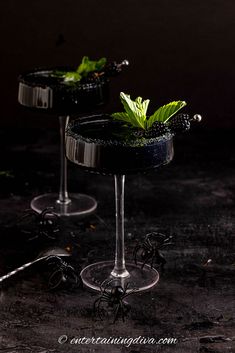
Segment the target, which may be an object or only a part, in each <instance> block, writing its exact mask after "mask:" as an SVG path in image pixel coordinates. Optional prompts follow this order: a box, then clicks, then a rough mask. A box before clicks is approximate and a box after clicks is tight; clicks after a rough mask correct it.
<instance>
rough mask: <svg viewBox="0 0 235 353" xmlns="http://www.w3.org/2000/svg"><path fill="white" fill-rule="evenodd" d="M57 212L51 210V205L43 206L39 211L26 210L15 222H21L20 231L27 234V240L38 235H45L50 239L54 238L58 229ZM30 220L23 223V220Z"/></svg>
mask: <svg viewBox="0 0 235 353" xmlns="http://www.w3.org/2000/svg"><path fill="white" fill-rule="evenodd" d="M58 219H59V217H58V216H57V214H55V213H54V212H53V209H52V208H51V207H48V208H45V209H44V210H43V211H42V212H41V213H37V212H36V211H34V210H27V211H26V213H25V214H24V215H23V216H22V217H21V218H20V219H19V221H18V222H17V224H18V225H19V224H22V226H23V227H25V225H26V228H25V229H24V228H23V229H22V232H23V233H25V234H29V235H30V236H31V237H30V238H29V240H33V239H36V238H39V237H46V238H49V239H52V240H55V239H56V236H55V234H56V233H57V232H58V231H59V228H58ZM28 220H30V221H32V224H29V225H27V224H24V221H28Z"/></svg>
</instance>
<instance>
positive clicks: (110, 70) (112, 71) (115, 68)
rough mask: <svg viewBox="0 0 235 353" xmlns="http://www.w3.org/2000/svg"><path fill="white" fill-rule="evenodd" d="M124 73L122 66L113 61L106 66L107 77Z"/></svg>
mask: <svg viewBox="0 0 235 353" xmlns="http://www.w3.org/2000/svg"><path fill="white" fill-rule="evenodd" d="M121 71H122V68H121V66H120V65H119V64H118V63H117V62H116V61H113V62H111V63H109V64H107V65H106V66H105V73H106V75H107V76H111V77H112V76H116V75H118V74H119V73H120V72H121Z"/></svg>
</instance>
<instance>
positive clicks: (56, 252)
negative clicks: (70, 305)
mask: <svg viewBox="0 0 235 353" xmlns="http://www.w3.org/2000/svg"><path fill="white" fill-rule="evenodd" d="M51 256H57V257H58V256H71V255H70V254H69V253H68V252H67V251H66V250H65V249H61V248H51V249H47V250H45V251H42V252H41V253H40V254H39V255H38V256H37V257H36V259H34V260H33V261H31V262H27V263H26V264H24V265H22V266H20V267H18V268H16V269H15V270H13V271H11V272H8V273H7V274H6V275H4V276H2V277H0V283H2V282H3V281H5V280H6V279H8V278H10V277H11V276H14V275H15V274H17V273H18V272H21V271H23V270H25V269H26V268H27V267H29V266H31V265H33V264H35V263H37V262H39V261H41V260H45V259H48V258H49V257H51Z"/></svg>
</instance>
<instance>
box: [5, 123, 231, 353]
mask: <svg viewBox="0 0 235 353" xmlns="http://www.w3.org/2000/svg"><path fill="white" fill-rule="evenodd" d="M57 133H58V131H52V130H45V129H39V130H34V129H32V130H24V129H18V130H14V129H4V130H3V129H2V130H1V131H0V146H1V149H0V160H1V166H0V170H1V171H10V175H5V174H4V173H1V174H0V196H1V199H0V239H1V247H0V275H3V274H5V273H7V272H8V271H10V270H13V269H14V268H15V267H17V266H20V265H21V264H23V263H25V262H27V261H30V260H32V259H33V258H34V257H35V256H37V254H38V253H39V252H40V251H41V250H42V249H44V248H47V247H50V246H57V245H59V246H61V247H63V248H69V249H71V253H72V257H71V259H69V260H68V262H69V263H70V264H71V265H72V266H73V267H74V268H75V270H76V272H79V268H80V267H84V266H85V265H86V264H88V263H93V262H94V261H98V260H102V259H112V258H113V252H114V234H115V218H114V213H115V210H114V183H113V178H112V177H111V176H101V175H94V174H89V173H86V172H83V171H81V170H79V169H78V168H77V167H76V166H75V165H72V164H71V163H69V166H68V167H69V190H70V191H72V192H83V193H88V194H90V195H93V196H94V197H95V198H96V199H97V200H98V209H97V211H96V213H95V214H94V215H91V216H89V217H87V218H83V219H78V218H73V219H60V220H59V224H58V229H59V231H58V232H57V233H55V239H48V238H47V237H46V236H43V235H40V236H38V237H32V236H31V235H30V234H29V233H27V232H25V231H24V229H25V227H26V228H27V227H28V224H25V223H24V222H23V224H22V221H21V222H19V221H18V220H19V217H21V216H22V215H24V214H25V210H26V209H27V208H29V203H30V200H31V199H32V197H33V196H36V195H38V194H40V193H44V192H50V191H57V189H58V182H59V178H58V171H59V155H58V153H59V138H58V134H57ZM234 150H235V139H234V131H233V130H206V129H205V128H200V129H198V130H194V131H192V132H190V133H187V134H184V135H182V136H179V137H177V138H175V158H174V160H173V161H172V163H170V164H169V165H168V166H165V167H164V168H162V169H160V170H158V171H157V172H155V173H151V174H148V175H135V176H128V177H127V178H126V188H125V196H126V200H125V212H126V215H125V230H126V256H127V258H128V259H131V258H132V254H133V249H134V247H135V246H136V244H137V242H138V241H139V240H140V239H142V238H143V237H144V235H145V234H146V233H148V232H152V231H158V232H162V233H165V234H167V235H169V236H170V235H171V236H173V239H174V244H172V245H170V246H169V248H167V249H165V250H164V251H163V252H162V253H163V255H164V257H165V259H166V261H167V262H166V265H165V271H164V272H163V273H161V271H160V281H159V283H158V285H157V286H156V287H154V288H153V289H151V290H150V291H149V292H145V293H142V294H133V295H131V296H129V298H128V302H129V304H130V306H131V310H130V312H129V314H128V317H127V318H126V319H125V322H122V320H121V319H120V318H118V320H117V321H116V322H115V323H113V322H112V321H113V318H112V316H111V315H110V316H108V317H107V318H105V319H104V320H100V319H99V318H98V317H97V316H94V314H93V303H94V301H95V300H96V298H97V297H98V295H97V294H96V293H92V292H89V291H88V290H87V289H84V288H80V287H76V286H75V287H74V286H72V285H70V284H69V283H67V286H64V287H59V288H58V289H57V290H53V291H52V290H48V277H49V274H50V268H49V265H48V264H38V265H35V266H34V267H32V268H31V269H27V270H25V271H24V272H21V273H19V274H17V275H16V276H15V277H14V279H13V278H12V279H10V280H8V281H6V282H5V283H3V284H2V286H1V289H0V352H7V353H9V352H11V353H15V352H17V353H23V352H27V353H28V352H32V353H46V352H84V353H85V352H115V353H116V352H128V353H137V352H141V353H150V352H152V353H153V352H164V353H168V352H176V353H179V352H180V353H184V352H185V353H190V352H193V353H196V352H200V353H207V352H208V353H228V352H231V353H232V352H235V321H234V313H235V297H234V294H235V291H234V283H235V281H234V279H235V248H234V242H235V240H234V219H235V218H234V216H235V173H234V164H235V154H234ZM28 221H29V223H30V222H31V220H30V219H29V220H28ZM209 259H210V260H211V261H209V262H208V260H209ZM205 264H207V265H205ZM62 335H66V336H67V337H68V341H67V342H66V343H64V344H59V343H58V338H59V337H61V336H62ZM111 336H112V337H132V338H136V337H138V336H144V337H154V338H164V337H173V338H177V340H178V343H177V344H175V345H173V346H170V345H158V346H153V345H151V344H146V345H137V344H136V345H134V344H133V345H131V346H129V347H125V346H123V345H109V346H108V345H101V344H96V345H93V344H89V345H78V344H71V343H70V340H71V339H72V338H74V337H77V338H79V337H96V338H97V337H106V338H109V337H111Z"/></svg>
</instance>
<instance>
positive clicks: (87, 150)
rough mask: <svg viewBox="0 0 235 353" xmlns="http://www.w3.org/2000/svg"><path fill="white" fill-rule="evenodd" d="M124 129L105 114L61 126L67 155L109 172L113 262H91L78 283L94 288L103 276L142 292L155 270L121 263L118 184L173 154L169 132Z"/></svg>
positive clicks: (121, 185)
mask: <svg viewBox="0 0 235 353" xmlns="http://www.w3.org/2000/svg"><path fill="white" fill-rule="evenodd" d="M127 132H128V130H127V127H126V126H123V125H121V124H120V123H119V122H115V121H113V120H112V119H111V118H110V117H109V116H105V115H93V116H89V117H84V118H81V119H79V120H74V121H73V122H71V123H70V124H69V125H68V128H67V130H66V155H67V157H68V159H69V160H70V161H72V162H74V163H76V164H77V165H78V166H80V167H82V168H84V169H86V170H88V171H92V172H97V173H101V174H111V175H114V180H115V206H116V251H115V262H114V263H113V261H103V262H97V263H94V264H91V265H89V266H87V267H85V268H84V269H83V270H82V272H81V277H82V280H83V282H84V284H85V285H86V286H87V287H89V288H91V289H93V290H97V291H99V290H100V286H101V284H102V283H103V282H104V281H105V280H107V281H108V282H110V283H112V284H120V285H122V286H125V285H126V284H127V283H128V291H130V290H132V289H135V290H138V291H143V290H147V289H149V288H151V287H152V286H154V285H155V284H156V283H157V282H158V279H159V274H158V272H157V271H156V270H155V269H154V268H151V267H150V266H148V265H146V266H144V268H141V264H138V263H137V264H134V263H125V253H124V183H125V175H126V174H135V173H139V172H140V173H143V172H147V171H151V170H154V169H157V168H158V167H160V166H163V165H165V164H167V163H169V162H170V161H171V160H172V158H173V140H172V135H171V134H169V133H168V134H166V135H164V136H160V137H158V138H149V139H147V138H131V137H129V138H127Z"/></svg>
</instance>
